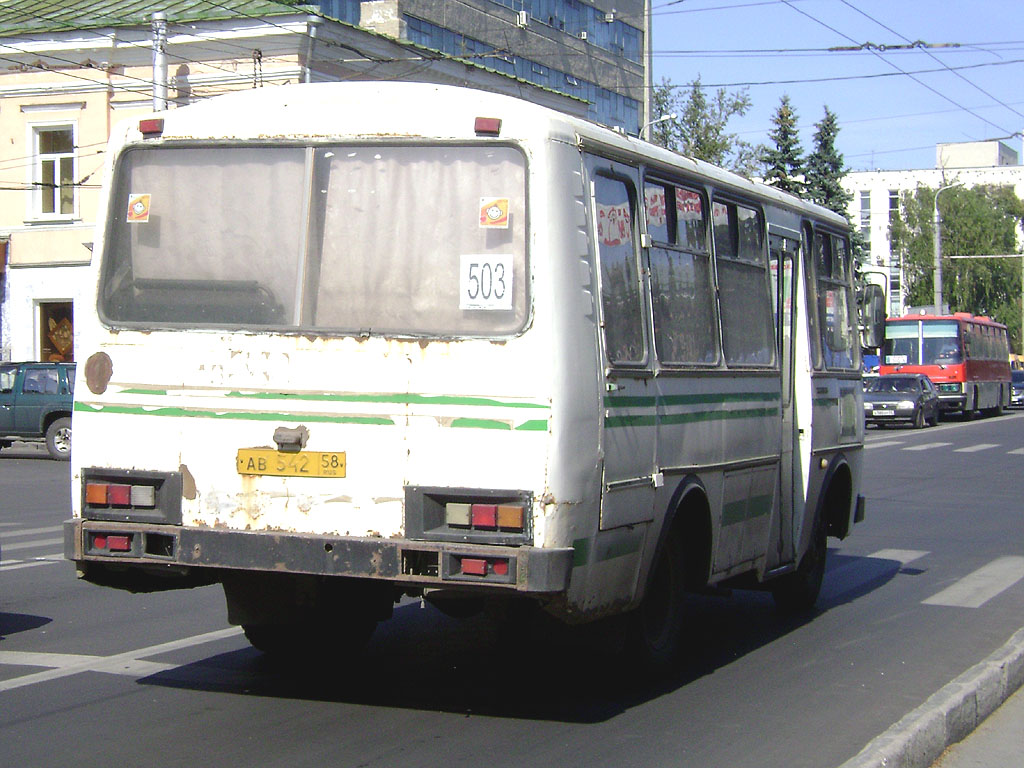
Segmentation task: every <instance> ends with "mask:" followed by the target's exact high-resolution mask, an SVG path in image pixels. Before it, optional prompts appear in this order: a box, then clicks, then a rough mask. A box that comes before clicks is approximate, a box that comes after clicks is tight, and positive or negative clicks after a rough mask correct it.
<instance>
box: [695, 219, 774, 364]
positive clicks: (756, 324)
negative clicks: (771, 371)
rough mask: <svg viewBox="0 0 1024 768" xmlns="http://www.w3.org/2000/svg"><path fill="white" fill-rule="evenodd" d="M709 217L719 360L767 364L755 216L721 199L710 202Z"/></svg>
mask: <svg viewBox="0 0 1024 768" xmlns="http://www.w3.org/2000/svg"><path fill="white" fill-rule="evenodd" d="M711 216H712V222H713V225H714V238H715V257H716V261H715V263H716V268H717V270H718V295H719V303H720V305H721V306H720V313H721V317H722V343H723V344H724V352H725V362H726V363H727V364H728V365H772V364H773V363H774V362H775V359H776V356H775V349H776V345H775V323H774V322H773V321H772V318H773V313H772V303H771V298H770V297H769V295H768V292H769V283H770V281H769V280H768V275H767V271H768V257H767V254H766V253H765V250H764V238H763V235H762V233H761V216H760V214H758V212H757V211H755V210H754V209H752V208H746V207H744V206H740V205H736V204H735V203H723V202H715V203H713V204H712V208H711Z"/></svg>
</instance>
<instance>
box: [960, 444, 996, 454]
mask: <svg viewBox="0 0 1024 768" xmlns="http://www.w3.org/2000/svg"><path fill="white" fill-rule="evenodd" d="M998 447H999V443H978V444H977V445H969V446H967V447H966V448H957V449H956V450H955V451H953V453H977V452H978V451H987V450H988V449H989V448H998Z"/></svg>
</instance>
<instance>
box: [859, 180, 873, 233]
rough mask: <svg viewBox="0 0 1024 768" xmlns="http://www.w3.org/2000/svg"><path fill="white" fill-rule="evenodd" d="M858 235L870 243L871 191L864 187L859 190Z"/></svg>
mask: <svg viewBox="0 0 1024 768" xmlns="http://www.w3.org/2000/svg"><path fill="white" fill-rule="evenodd" d="M860 236H861V237H862V238H863V240H864V244H865V245H867V246H870V245H871V192H870V191H868V190H866V189H862V190H861V192H860Z"/></svg>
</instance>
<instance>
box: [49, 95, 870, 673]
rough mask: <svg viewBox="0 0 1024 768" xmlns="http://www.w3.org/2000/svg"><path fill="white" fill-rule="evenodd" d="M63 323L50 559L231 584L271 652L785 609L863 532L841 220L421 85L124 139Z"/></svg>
mask: <svg viewBox="0 0 1024 768" xmlns="http://www.w3.org/2000/svg"><path fill="white" fill-rule="evenodd" d="M107 162H108V167H107V180H106V185H105V189H106V192H105V194H104V201H103V203H102V204H101V216H100V220H101V222H102V224H101V225H100V227H99V231H98V232H97V235H96V242H95V248H94V253H95V257H94V260H93V271H92V278H91V281H90V285H89V286H88V287H87V289H86V290H85V295H86V299H85V300H83V302H82V305H81V306H79V307H78V308H77V310H76V321H77V330H78V333H79V336H78V349H79V350H80V353H79V356H80V359H82V360H85V361H86V362H85V364H84V366H83V373H82V375H81V379H82V381H81V382H80V384H81V385H80V386H79V387H77V388H76V393H75V400H76V401H75V410H74V422H75V445H74V450H73V457H72V462H73V463H72V482H73V490H72V498H73V518H72V519H71V520H70V521H69V522H68V523H67V524H66V555H67V557H68V558H69V559H71V560H73V561H74V562H75V563H76V566H77V569H78V572H79V575H80V576H81V577H83V578H85V579H87V580H89V581H91V582H95V583H98V584H105V585H109V586H114V587H120V588H124V589H129V590H137V591H144V590H157V589H171V588H181V587H190V586H194V585H197V584H208V583H221V584H222V585H223V587H224V591H225V595H226V597H227V604H228V619H229V621H230V622H231V623H233V624H238V625H241V626H242V627H243V628H244V629H245V632H246V635H247V637H248V638H249V640H250V642H252V643H253V645H255V646H256V647H258V648H261V649H263V650H266V651H271V652H286V651H288V650H289V649H292V648H294V647H297V646H300V647H304V648H309V647H312V646H314V645H317V644H322V645H323V647H330V648H335V649H336V648H340V647H354V646H356V645H358V644H360V643H362V642H364V641H365V640H366V639H367V638H368V637H369V634H370V633H371V632H372V630H373V627H374V626H375V625H376V623H377V622H378V621H380V620H383V619H385V618H387V617H388V616H389V615H390V613H391V610H392V606H393V605H394V603H395V602H396V600H398V599H400V598H401V597H403V596H405V595H412V596H422V597H423V598H425V599H426V600H428V601H430V602H432V603H433V604H436V605H437V606H439V607H441V608H442V609H445V610H449V611H452V612H458V611H459V610H460V609H464V608H465V607H466V606H468V605H471V604H475V603H477V602H486V601H494V600H503V599H508V598H519V599H522V598H528V599H529V600H531V601H534V602H536V603H537V604H539V605H540V606H542V607H543V609H544V610H546V611H547V612H549V613H551V614H553V615H555V616H557V617H559V618H561V619H564V620H565V621H567V622H586V621H591V620H595V619H599V618H602V617H607V616H611V615H615V614H620V615H622V616H624V617H625V620H624V621H623V624H625V625H626V626H627V627H628V628H629V637H630V641H631V642H630V645H629V646H628V647H629V648H630V649H631V652H633V653H635V654H636V658H637V659H640V660H651V661H653V662H656V663H657V662H661V661H664V660H666V659H668V658H670V657H671V653H672V649H673V647H674V645H675V643H676V639H677V637H678V635H679V632H680V627H681V626H682V624H683V621H684V618H683V615H682V611H681V606H682V601H681V595H682V594H683V592H684V591H685V590H696V589H702V588H705V587H708V586H709V585H720V586H737V587H750V588H763V589H770V590H772V592H773V594H774V596H775V598H776V600H777V601H778V602H779V603H780V604H781V605H782V606H784V607H787V608H800V607H808V606H810V605H811V604H813V602H814V601H815V599H816V597H817V594H818V590H819V587H820V584H821V579H822V573H823V570H824V563H825V554H826V536H827V535H832V536H836V537H840V538H842V537H845V536H846V535H847V534H848V533H849V532H850V529H851V527H852V525H853V523H854V522H856V521H858V520H860V519H861V518H862V517H863V512H864V507H863V497H862V496H860V494H859V493H858V489H859V487H860V482H861V464H862V441H863V429H864V427H863V410H862V409H863V405H862V397H861V384H860V365H861V363H860V353H859V344H858V332H857V318H856V302H855V298H854V294H853V285H852V280H853V268H852V263H851V255H850V248H849V240H848V233H847V226H846V222H845V221H844V220H843V219H842V218H841V217H838V216H836V215H835V214H832V213H830V212H829V211H827V210H825V209H823V208H820V207H817V206H814V205H810V204H807V203H804V202H801V201H800V200H798V199H796V198H794V197H792V196H789V195H786V194H783V193H780V192H778V191H775V190H772V189H770V188H768V187H765V186H761V185H757V184H755V183H752V182H750V181H748V180H745V179H742V178H740V177H738V176H735V175H732V174H730V173H727V172H725V171H722V170H720V169H717V168H714V167H711V166H709V165H707V164H704V163H700V162H695V161H692V160H689V159H687V158H684V157H682V156H680V155H678V154H675V153H672V152H669V151H666V150H662V149H660V148H657V147H654V146H651V145H650V144H647V143H644V142H641V141H639V140H637V139H635V138H632V137H629V136H625V135H622V134H619V133H616V132H613V131H610V130H606V129H604V128H601V127H598V126H595V125H593V124H590V123H588V122H586V121H583V120H579V119H575V118H572V117H569V116H566V115H563V114H560V113H557V112H553V111H550V110H547V109H545V108H542V107H539V106H537V105H534V104H530V103H527V102H524V101H520V100H517V99H514V98H509V97H505V96H500V95H495V94H490V93H485V92H479V91H473V90H467V89H461V88H455V87H447V86H436V85H428V84H415V83H345V84H316V85H301V86H287V87H278V88H274V89H269V88H268V89H261V90H258V91H251V92H246V93H238V94H233V95H229V96H224V97H220V98H217V99H213V100H210V101H209V102H204V103H200V104H197V105H194V106H189V107H186V108H181V109H176V110H172V111H168V112H163V113H159V114H156V115H153V116H151V117H149V118H146V119H143V120H141V121H135V122H134V123H132V124H128V125H124V126H121V128H120V129H119V131H118V132H116V134H115V136H114V137H113V139H112V141H111V144H110V151H109V155H108V161H107Z"/></svg>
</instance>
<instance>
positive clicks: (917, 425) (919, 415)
mask: <svg viewBox="0 0 1024 768" xmlns="http://www.w3.org/2000/svg"><path fill="white" fill-rule="evenodd" d="M923 427H924V408H918V409H917V410H916V411H914V429H921V428H923Z"/></svg>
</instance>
